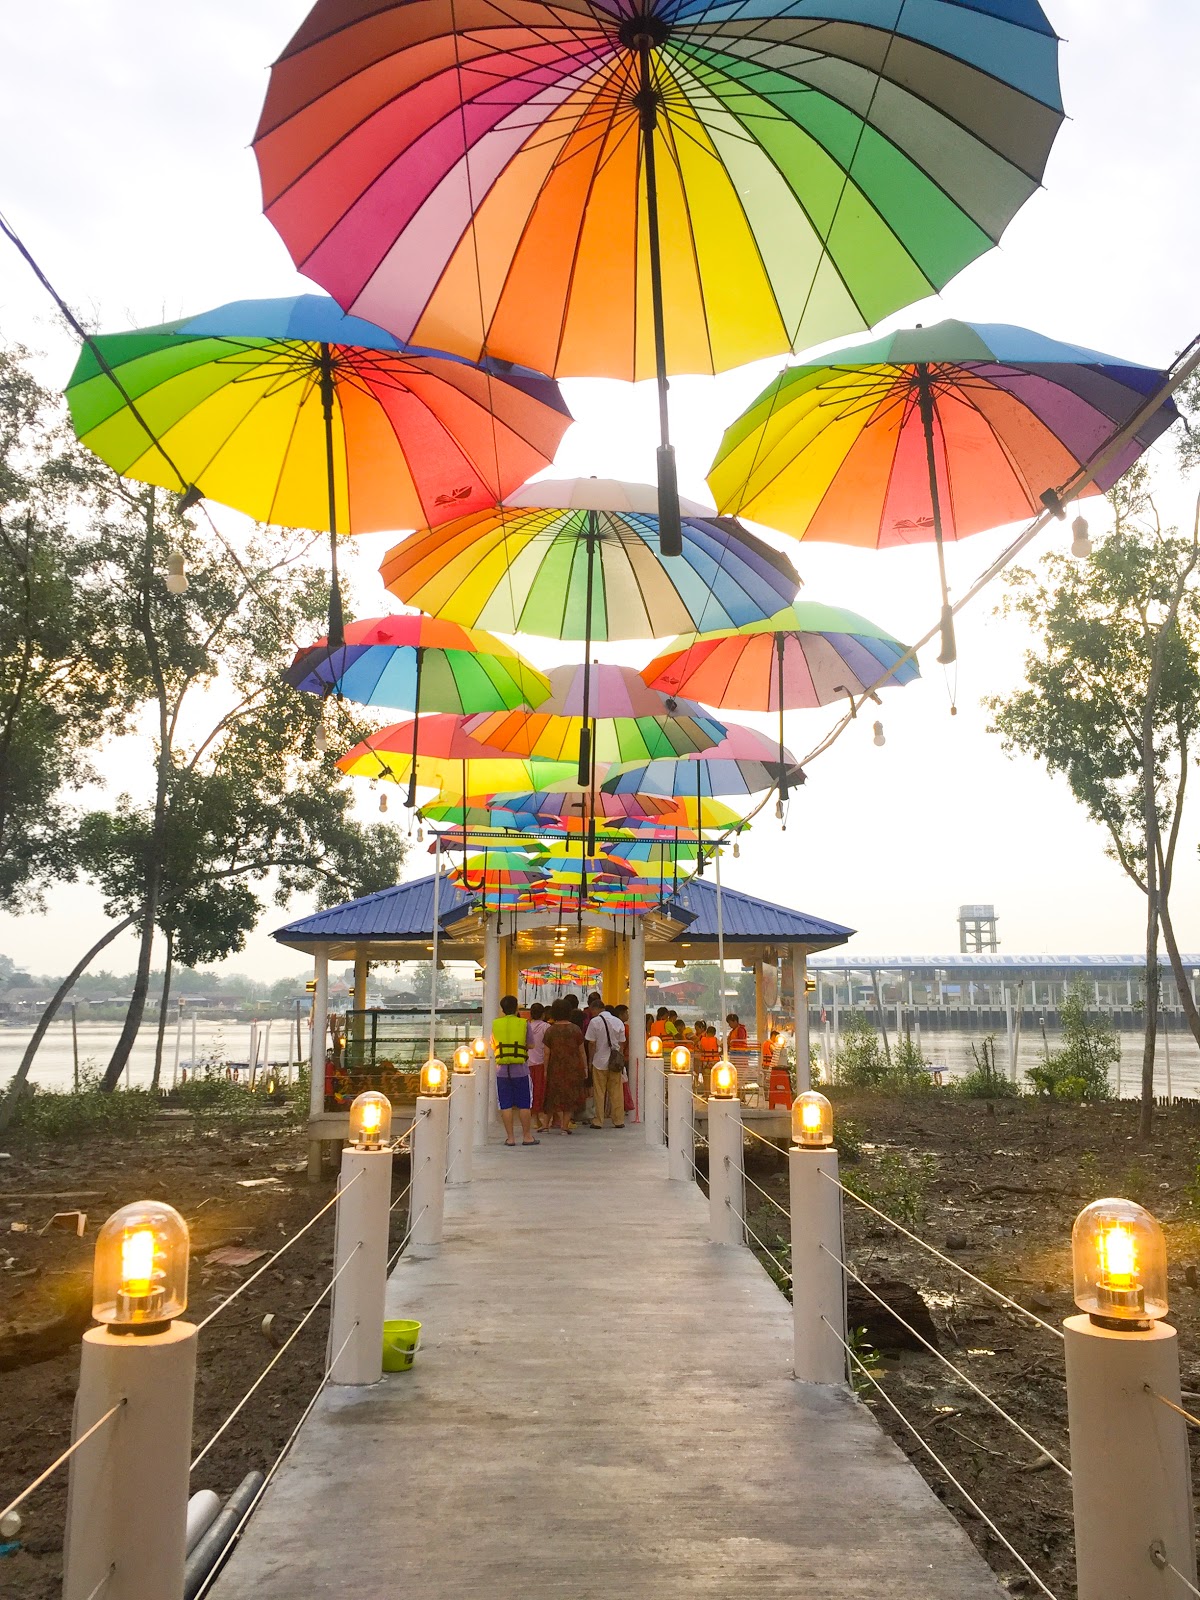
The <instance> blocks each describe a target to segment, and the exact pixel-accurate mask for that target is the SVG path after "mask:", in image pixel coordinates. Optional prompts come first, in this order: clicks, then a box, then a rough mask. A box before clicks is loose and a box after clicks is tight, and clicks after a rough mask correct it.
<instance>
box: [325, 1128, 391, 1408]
mask: <svg viewBox="0 0 1200 1600" xmlns="http://www.w3.org/2000/svg"><path fill="white" fill-rule="evenodd" d="M391 1198H392V1152H391V1151H390V1150H359V1149H357V1148H355V1147H354V1146H352V1145H347V1146H346V1148H345V1149H344V1150H343V1151H342V1170H341V1175H340V1177H339V1178H338V1203H337V1211H336V1216H337V1226H336V1228H335V1230H334V1239H333V1270H334V1271H335V1272H341V1277H340V1278H338V1280H337V1282H336V1283H335V1284H334V1286H333V1309H332V1311H331V1312H330V1317H329V1349H328V1355H327V1356H326V1359H327V1360H328V1359H329V1357H330V1356H335V1357H336V1359H335V1360H334V1363H333V1367H332V1369H331V1370H330V1374H329V1378H330V1382H332V1383H354V1384H361V1383H378V1382H379V1380H380V1378H381V1377H382V1376H383V1296H384V1286H385V1283H386V1280H387V1255H388V1215H389V1213H388V1207H389V1206H390V1204H391ZM343 1268H344V1269H345V1270H343Z"/></svg>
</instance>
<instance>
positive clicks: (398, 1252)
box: [386, 1206, 429, 1272]
mask: <svg viewBox="0 0 1200 1600" xmlns="http://www.w3.org/2000/svg"><path fill="white" fill-rule="evenodd" d="M428 1210H429V1207H428V1206H422V1207H421V1209H420V1211H418V1212H417V1214H416V1216H415V1217H413V1218H412V1220H411V1221H410V1222H409V1224H408V1231H407V1232H406V1233H405V1235H404V1237H403V1239H401V1241H400V1243H399V1244H398V1245H397V1246H396V1248H395V1250H394V1251H393V1252H392V1254H391V1256H390V1257H389V1258H388V1264H387V1269H386V1270H387V1271H388V1272H391V1270H392V1268H393V1267H394V1266H395V1265H396V1263H397V1261H399V1259H400V1257H401V1256H402V1255H403V1253H404V1246H405V1245H406V1244H407V1243H408V1241H409V1240H410V1239H411V1238H412V1234H413V1229H414V1228H415V1227H416V1225H417V1223H418V1222H420V1220H421V1218H422V1217H423V1216H424V1215H425V1213H426V1212H427V1211H428Z"/></svg>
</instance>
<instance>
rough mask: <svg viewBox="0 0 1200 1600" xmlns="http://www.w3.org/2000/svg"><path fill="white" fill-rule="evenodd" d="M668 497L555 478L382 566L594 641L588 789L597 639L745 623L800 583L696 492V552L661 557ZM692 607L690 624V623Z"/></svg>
mask: <svg viewBox="0 0 1200 1600" xmlns="http://www.w3.org/2000/svg"><path fill="white" fill-rule="evenodd" d="M656 504H657V501H656V495H655V491H654V490H653V489H651V488H649V487H647V486H646V485H644V484H626V483H618V482H614V481H613V480H610V479H600V478H576V479H572V480H567V481H566V482H556V481H553V480H542V481H540V482H538V483H534V484H528V485H526V487H525V488H524V489H522V490H520V491H519V492H518V493H517V494H515V495H510V496H509V499H508V501H507V502H506V504H505V506H503V507H500V508H497V509H495V510H493V511H490V512H481V513H477V514H476V515H474V516H470V517H464V518H462V519H460V520H459V521H458V522H455V523H452V524H449V525H447V526H446V527H443V528H439V529H437V530H436V531H433V532H430V531H428V530H427V531H425V532H423V533H418V534H414V535H413V536H412V537H411V538H409V539H406V540H404V541H403V543H401V544H399V545H397V546H396V547H395V548H394V549H393V550H391V551H389V553H388V554H387V556H386V557H385V558H384V561H383V565H382V566H381V568H380V571H381V573H382V574H383V580H384V583H385V584H386V585H387V587H388V588H389V589H390V590H391V591H392V592H393V593H394V594H397V595H399V596H400V598H401V599H402V600H404V601H405V602H406V603H407V604H410V605H414V606H419V607H420V609H421V610H422V611H428V612H430V613H431V614H432V615H434V616H439V617H447V618H450V619H451V620H452V621H455V622H462V623H465V624H466V625H467V626H469V627H474V626H487V627H492V628H497V629H498V630H499V631H500V632H501V633H535V634H541V635H543V636H545V637H549V638H558V639H582V640H583V641H584V668H585V670H584V673H583V677H582V687H583V693H582V695H581V697H580V704H579V711H578V715H579V717H580V719H581V720H580V731H579V735H578V740H579V768H578V770H579V779H578V781H579V783H580V785H581V786H582V787H587V786H588V784H589V782H590V778H591V754H590V744H589V742H588V729H589V724H590V719H591V716H592V709H591V700H590V692H589V685H590V682H591V673H590V672H589V671H588V670H587V668H588V667H589V666H590V665H591V654H592V641H593V639H639V638H654V637H655V636H656V635H658V634H661V633H664V632H666V631H667V630H668V629H676V630H678V629H679V628H680V627H695V628H703V627H714V628H720V627H737V626H739V625H740V624H741V623H743V622H752V621H757V620H761V619H762V618H763V617H767V616H771V615H772V614H773V613H774V612H776V611H778V609H779V607H780V606H781V605H783V604H785V603H786V602H788V601H790V600H792V599H794V597H795V595H796V591H797V589H798V588H799V586H800V580H799V578H798V577H797V576H796V572H795V570H794V568H793V567H792V565H791V563H790V562H789V561H788V560H787V558H786V557H785V556H783V555H781V554H780V553H779V551H777V550H773V549H771V547H770V546H769V545H766V544H764V543H763V542H762V541H761V540H760V539H757V538H755V536H754V535H753V534H751V533H748V532H747V531H746V529H744V528H742V527H741V525H740V524H739V523H737V522H735V521H733V520H732V519H726V520H724V521H721V520H720V519H715V518H713V517H712V516H710V515H708V514H707V513H706V512H705V509H704V507H702V506H693V505H692V504H691V503H690V502H689V503H688V506H687V513H688V514H687V516H686V518H685V521H684V537H683V553H682V554H681V555H680V556H678V557H675V558H673V559H669V560H668V559H663V558H660V555H659V553H658V550H657V548H656V547H657V544H658V519H657V517H656V516H655V514H654V508H655V506H656ZM680 617H685V618H686V619H687V621H686V622H684V623H678V622H677V621H676V620H675V619H678V618H680Z"/></svg>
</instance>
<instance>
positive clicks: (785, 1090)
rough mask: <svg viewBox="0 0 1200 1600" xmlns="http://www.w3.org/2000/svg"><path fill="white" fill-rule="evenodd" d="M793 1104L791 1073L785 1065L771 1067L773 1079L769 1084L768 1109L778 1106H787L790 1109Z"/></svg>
mask: <svg viewBox="0 0 1200 1600" xmlns="http://www.w3.org/2000/svg"><path fill="white" fill-rule="evenodd" d="M791 1104H792V1079H791V1075H790V1073H788V1072H787V1071H786V1069H785V1068H783V1067H772V1068H771V1079H770V1082H769V1083H768V1085H767V1110H768V1111H772V1110H774V1108H775V1107H776V1106H785V1107H787V1108H788V1109H789V1110H790V1109H791Z"/></svg>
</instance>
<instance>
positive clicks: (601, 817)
mask: <svg viewBox="0 0 1200 1600" xmlns="http://www.w3.org/2000/svg"><path fill="white" fill-rule="evenodd" d="M565 787H566V786H565V785H564V786H560V785H558V784H549V785H547V787H546V789H545V790H543V791H542V792H541V793H540V794H529V793H525V794H520V793H517V794H497V795H494V796H493V797H492V798H493V800H494V801H495V803H496V804H497V805H501V806H507V807H508V808H510V809H511V810H514V811H522V812H523V811H537V812H539V813H541V814H545V815H551V814H553V815H554V816H556V817H557V818H558V820H559V821H560V822H561V823H562V824H563V826H564V827H570V828H572V829H579V828H586V827H587V826H588V825H589V824H590V823H591V822H593V821H594V823H595V826H596V827H597V828H598V829H603V828H604V826H605V825H606V824H607V823H620V824H621V825H622V826H627V827H633V826H636V825H637V824H638V823H640V822H643V821H646V820H648V819H651V818H654V819H662V820H664V821H668V822H671V821H674V822H678V821H679V820H680V816H681V813H680V807H679V802H678V801H677V800H674V799H672V798H671V797H669V796H666V795H658V794H605V793H604V791H603V790H600V789H597V791H596V792H595V794H594V795H593V794H580V792H579V789H578V786H577V785H576V784H575V783H574V782H572V784H571V785H570V793H563V792H561V790H562V789H563V788H565ZM734 815H735V814H734V813H733V812H732V811H731V812H729V816H730V818H731V819H732V818H734ZM684 820H686V819H684ZM712 826H720V824H719V823H716V824H712Z"/></svg>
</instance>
